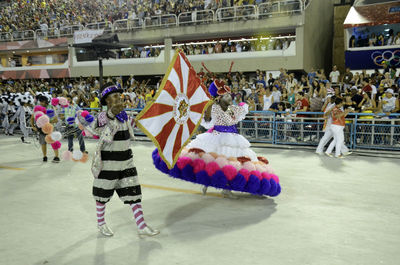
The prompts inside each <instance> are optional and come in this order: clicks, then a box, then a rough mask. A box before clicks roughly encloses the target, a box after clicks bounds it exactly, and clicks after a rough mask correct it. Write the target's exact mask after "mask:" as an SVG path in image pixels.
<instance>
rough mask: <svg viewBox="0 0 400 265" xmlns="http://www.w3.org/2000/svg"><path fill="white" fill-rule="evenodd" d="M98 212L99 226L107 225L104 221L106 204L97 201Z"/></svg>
mask: <svg viewBox="0 0 400 265" xmlns="http://www.w3.org/2000/svg"><path fill="white" fill-rule="evenodd" d="M96 211H97V224H98V225H104V224H105V223H106V221H105V219H104V213H105V212H106V205H105V204H104V203H101V202H98V201H96Z"/></svg>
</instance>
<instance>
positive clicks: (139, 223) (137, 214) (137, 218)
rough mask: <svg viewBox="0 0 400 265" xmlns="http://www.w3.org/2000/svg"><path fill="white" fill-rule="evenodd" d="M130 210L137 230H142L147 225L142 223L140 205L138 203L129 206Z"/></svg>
mask: <svg viewBox="0 0 400 265" xmlns="http://www.w3.org/2000/svg"><path fill="white" fill-rule="evenodd" d="M131 208H132V211H133V216H134V217H135V221H136V225H137V227H138V228H139V229H144V228H145V227H146V226H147V225H146V223H145V222H144V218H143V209H142V205H141V204H140V203H133V204H131Z"/></svg>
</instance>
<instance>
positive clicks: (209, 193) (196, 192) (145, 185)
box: [140, 184, 222, 197]
mask: <svg viewBox="0 0 400 265" xmlns="http://www.w3.org/2000/svg"><path fill="white" fill-rule="evenodd" d="M140 185H141V186H142V187H145V188H150V189H158V190H166V191H173V192H182V193H187V194H196V195H203V193H201V192H199V191H195V190H186V189H179V188H172V187H164V186H158V185H149V184H140ZM206 196H213V197H222V195H221V194H219V193H214V192H207V194H206Z"/></svg>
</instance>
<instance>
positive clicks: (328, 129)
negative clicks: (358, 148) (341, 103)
mask: <svg viewBox="0 0 400 265" xmlns="http://www.w3.org/2000/svg"><path fill="white" fill-rule="evenodd" d="M334 107H335V104H334V103H329V104H328V105H327V106H326V108H325V111H324V113H325V114H326V113H327V112H328V111H331V110H332V109H333V108H334ZM322 131H323V132H324V136H322V138H321V140H320V141H319V143H318V147H317V150H316V151H315V153H317V154H319V155H323V152H324V147H325V145H326V144H327V143H328V142H329V141H330V140H331V139H333V131H332V115H331V114H330V115H328V117H327V118H326V119H325V121H324V126H323V130H322ZM335 144H336V143H335V141H332V142H331V143H330V144H329V146H328V148H327V150H326V154H327V155H330V154H331V152H332V150H333V148H334V147H335ZM341 152H342V153H343V154H350V153H351V152H349V149H348V148H347V146H346V145H345V143H344V142H343V143H342V146H341Z"/></svg>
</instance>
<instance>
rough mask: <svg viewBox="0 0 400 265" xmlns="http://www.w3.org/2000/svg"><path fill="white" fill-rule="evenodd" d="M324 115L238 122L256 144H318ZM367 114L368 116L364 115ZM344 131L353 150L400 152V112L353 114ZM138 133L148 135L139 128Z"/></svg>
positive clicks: (276, 115) (266, 114) (253, 116)
mask: <svg viewBox="0 0 400 265" xmlns="http://www.w3.org/2000/svg"><path fill="white" fill-rule="evenodd" d="M86 110H89V111H90V110H92V111H93V110H96V111H99V110H100V109H89V108H87V109H86ZM126 111H128V112H137V113H139V112H140V111H141V109H126ZM132 115H135V114H132ZM298 115H302V116H304V117H298ZM282 116H283V117H282ZM322 116H323V112H297V113H296V116H294V113H292V112H272V111H251V112H250V113H249V114H248V115H247V116H246V119H245V120H243V121H241V122H240V123H239V124H238V130H239V133H240V134H242V135H243V136H244V137H246V138H247V139H248V140H249V141H250V142H253V143H268V144H275V145H294V146H295V145H296V146H317V145H318V142H319V140H320V139H321V137H322V136H323V135H324V132H323V124H324V119H323V118H322ZM365 116H368V118H363V117H365ZM371 117H373V118H371ZM344 132H345V142H346V145H347V146H348V147H349V148H351V149H376V150H392V151H393V150H397V151H400V114H398V113H393V114H391V115H390V116H389V117H387V115H386V114H384V113H377V114H375V113H349V114H348V116H347V118H346V126H345V130H344ZM135 133H136V134H137V135H141V136H144V135H145V134H144V133H142V132H141V131H140V130H138V129H136V130H135Z"/></svg>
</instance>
